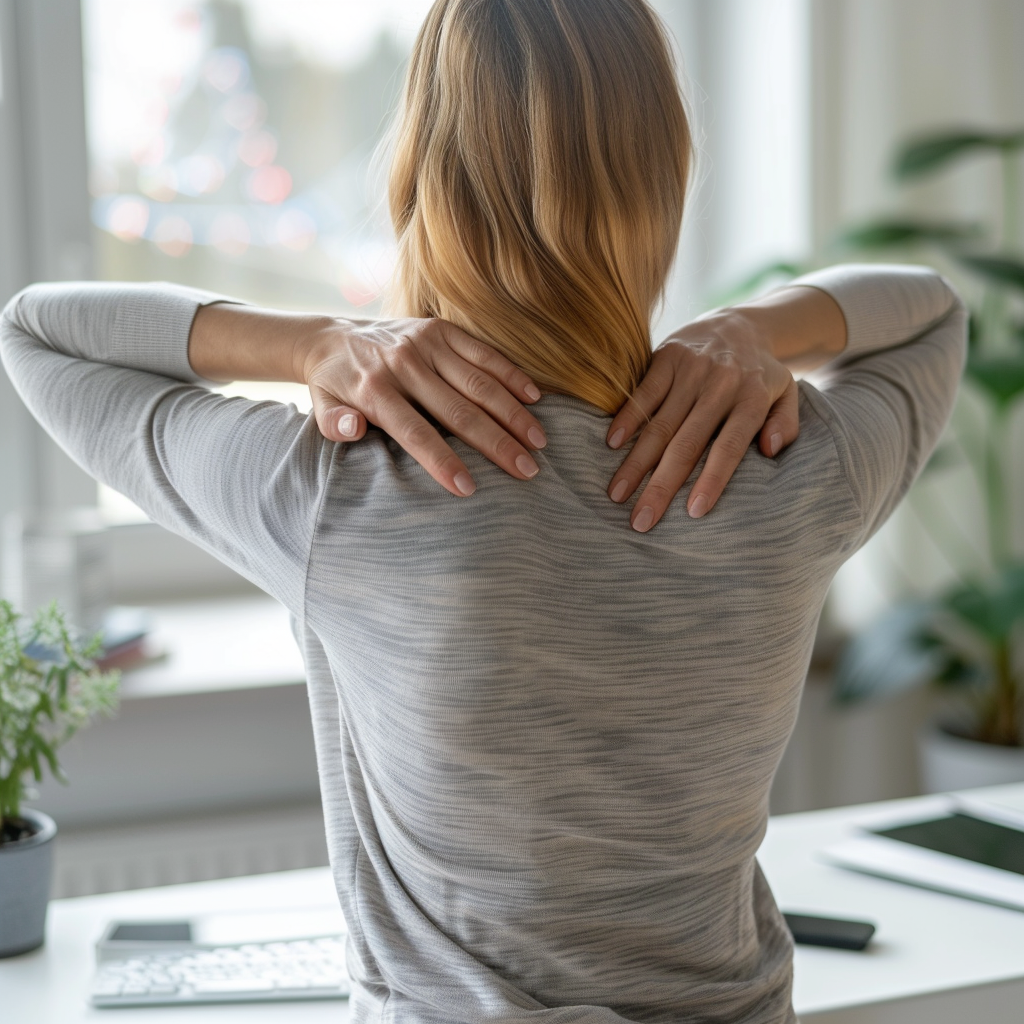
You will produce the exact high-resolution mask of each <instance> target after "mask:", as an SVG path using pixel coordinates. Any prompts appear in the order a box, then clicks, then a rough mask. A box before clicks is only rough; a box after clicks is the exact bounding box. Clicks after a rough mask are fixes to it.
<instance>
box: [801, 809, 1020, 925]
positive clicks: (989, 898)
mask: <svg viewBox="0 0 1024 1024" xmlns="http://www.w3.org/2000/svg"><path fill="white" fill-rule="evenodd" d="M1022 826H1024V821H1019V820H1016V819H1015V818H1014V816H1013V815H1011V814H1008V813H1001V814H993V813H987V812H986V811H985V810H983V809H980V808H973V807H969V806H967V805H965V804H964V803H963V802H961V801H957V800H955V799H953V798H948V799H946V800H945V801H940V802H939V803H938V805H937V809H936V810H934V811H933V812H932V813H931V814H927V815H921V816H918V817H916V818H912V819H906V818H904V820H902V821H901V820H895V821H893V820H889V821H884V822H881V823H868V824H865V825H862V826H861V829H860V831H859V833H858V834H855V835H853V836H851V837H850V838H849V839H846V840H844V841H843V842H840V843H837V844H835V845H834V846H829V847H827V848H826V849H824V850H821V851H819V856H820V857H821V858H822V859H824V860H826V861H828V862H829V863H832V864H838V865H839V866H841V867H845V868H851V869H853V870H855V871H861V872H864V873H867V874H871V875H878V876H880V877H883V878H890V879H895V880H897V881H901V882H907V883H909V884H911V885H917V886H923V887H924V888H928V889H937V890H939V891H941V892H947V893H952V894H954V895H957V896H966V897H968V898H970V899H975V900H981V901H983V902H985V903H995V904H997V905H999V906H1004V907H1012V908H1013V909H1015V910H1024V827H1022Z"/></svg>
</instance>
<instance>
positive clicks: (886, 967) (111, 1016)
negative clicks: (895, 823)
mask: <svg viewBox="0 0 1024 1024" xmlns="http://www.w3.org/2000/svg"><path fill="white" fill-rule="evenodd" d="M976 792H978V793H979V794H981V793H984V794H985V795H986V797H987V798H988V799H995V800H998V801H1000V802H1002V803H1005V804H1008V805H1010V806H1014V807H1016V808H1024V786H1012V787H1011V786H1004V787H999V788H997V789H991V790H978V791H976ZM933 799H934V798H930V797H923V798H919V799H916V800H901V801H894V802H892V803H890V804H888V805H882V804H873V805H866V806H862V807H846V808H840V809H836V810H830V811H815V812H811V813H807V814H791V815H784V816H781V817H778V818H774V819H773V820H772V822H771V824H770V827H769V830H768V836H767V838H766V839H765V842H764V845H763V846H762V848H761V852H760V859H761V863H762V865H763V867H764V870H765V873H766V874H767V876H768V879H769V881H770V882H771V884H772V887H773V889H774V891H775V895H776V898H777V899H778V901H779V903H780V905H781V906H783V907H784V908H786V909H792V910H807V911H812V912H819V913H823V914H834V915H836V916H848V917H861V918H869V919H872V920H874V921H876V922H877V924H878V926H879V927H878V932H877V934H876V938H875V941H874V943H873V947H871V948H870V952H865V953H851V952H845V951H841V950H829V949H815V948H808V947H800V948H798V949H797V952H796V981H795V991H794V1004H795V1006H796V1009H797V1012H798V1013H799V1014H800V1017H801V1021H802V1022H803V1024H897V1022H899V1024H954V1022H955V1024H963V1022H965V1021H967V1022H970V1024H1017V1022H1020V1021H1024V913H1020V912H1018V911H1013V910H1004V909H1001V908H999V907H990V906H986V905H984V904H980V903H973V902H971V901H969V900H965V899H960V898H958V897H954V896H945V895H942V894H940V893H932V892H927V891H925V890H922V889H914V888H912V887H910V886H904V885H900V884H899V883H896V882H888V881H884V880H882V879H875V878H869V877H867V876H862V875H857V874H854V873H852V872H847V871H844V870H842V869H841V868H836V867H831V866H829V865H826V864H823V863H819V862H818V861H816V860H815V858H814V851H815V850H816V849H819V848H820V847H822V846H825V845H828V844H830V843H832V842H834V841H836V840H837V839H839V838H841V837H842V836H843V835H844V833H845V832H846V830H847V829H848V828H849V826H850V824H851V822H855V821H857V820H858V818H860V817H862V816H864V815H865V813H866V814H869V815H870V814H873V813H875V812H876V811H877V810H878V809H879V808H880V807H900V806H902V807H906V808H908V809H913V810H914V811H917V810H918V809H926V808H927V807H928V805H929V802H930V801H931V800H933ZM334 903H335V895H334V891H333V888H332V884H331V880H330V876H329V874H328V872H327V870H326V869H322V868H317V869H312V870H307V871H294V872H284V873H281V874H277V875H263V876H256V877H252V878H236V879H230V880H227V881H220V882H200V883H198V884H194V885H179V886H167V887H165V888H162V889H148V890H139V891H136V892H126V893H114V894H110V895H105V896H89V897H84V898H81V899H69V900H57V901H55V902H54V903H53V904H52V905H51V908H50V921H49V937H48V941H47V945H46V947H45V949H43V950H40V951H38V952H36V953H31V954H28V955H26V956H22V957H16V958H14V959H11V960H0V1015H2V1019H3V1021H4V1022H5V1024H78V1022H81V1021H100V1020H102V1021H106V1022H108V1024H174V1022H176V1021H179V1020H181V1021H188V1022H190V1024H229V1022H241V1021H246V1022H249V1021H257V1022H258V1021H264V1020H265V1021H271V1020H275V1021H282V1020H287V1021H289V1024H292V1022H294V1024H319V1022H327V1021H331V1022H333V1024H342V1022H344V1021H346V1020H348V1007H347V1004H345V1003H339V1002H324V1003H289V1004H280V1003H278V1004H264V1005H252V1004H249V1005H244V1004H243V1005H236V1006H210V1007H190V1008H154V1009H137V1010H130V1009H126V1010H115V1011H110V1010H91V1009H89V1008H88V1007H87V1006H86V1004H85V995H86V992H87V990H88V983H89V978H90V976H91V972H92V967H93V959H92V958H93V950H92V943H93V942H94V940H95V939H96V937H97V936H98V934H99V933H100V932H101V931H102V929H103V926H104V925H105V924H106V922H107V921H109V920H110V919H112V918H114V917H137V918H139V917H146V916H173V917H181V916H187V915H188V914H192V913H200V912H211V911H218V910H221V911H227V910H237V909H242V908H244V909H255V908H257V907H266V908H279V907H288V906H293V907H294V906H324V905H334Z"/></svg>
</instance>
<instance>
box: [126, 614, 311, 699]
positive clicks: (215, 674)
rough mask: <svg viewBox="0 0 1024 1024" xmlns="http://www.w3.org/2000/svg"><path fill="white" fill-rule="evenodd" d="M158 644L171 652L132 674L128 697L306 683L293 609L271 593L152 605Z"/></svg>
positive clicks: (128, 673) (128, 679)
mask: <svg viewBox="0 0 1024 1024" xmlns="http://www.w3.org/2000/svg"><path fill="white" fill-rule="evenodd" d="M149 607H150V608H151V610H152V614H153V625H154V628H153V632H152V633H151V634H150V636H151V640H152V644H153V646H154V648H155V649H156V650H158V651H166V652H167V657H166V658H165V659H163V660H161V661H159V662H157V663H155V664H152V665H146V666H143V667H141V668H138V669H134V670H131V671H126V672H125V673H124V675H123V677H122V684H121V697H122V699H123V700H138V699H146V698H152V697H171V696H184V695H186V694H200V693H223V692H226V691H230V690H256V689H263V688H266V687H271V686H291V685H302V684H304V683H305V681H306V674H305V669H304V667H303V664H302V656H301V654H300V653H299V649H298V647H297V646H296V644H295V640H294V638H293V636H292V631H291V624H290V621H289V613H288V610H287V609H286V608H284V607H283V606H282V605H281V604H279V603H278V602H277V601H275V600H274V599H273V598H272V597H266V596H253V597H238V598H217V599H211V600H201V601H180V602H173V603H164V604H153V605H150V606H149Z"/></svg>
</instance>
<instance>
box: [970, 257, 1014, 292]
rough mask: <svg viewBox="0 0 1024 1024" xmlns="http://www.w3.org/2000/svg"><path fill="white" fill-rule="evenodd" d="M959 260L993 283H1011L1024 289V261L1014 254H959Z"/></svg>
mask: <svg viewBox="0 0 1024 1024" xmlns="http://www.w3.org/2000/svg"><path fill="white" fill-rule="evenodd" d="M956 259H957V261H958V262H960V263H962V264H963V265H964V266H965V267H967V268H968V269H969V270H973V271H974V272H975V273H976V274H978V275H980V276H981V277H983V278H985V280H987V281H988V282H989V283H991V284H1001V285H1010V286H1011V287H1013V288H1020V289H1021V290H1022V291H1024V261H1022V260H1019V259H1015V258H1014V257H1013V256H967V255H963V254H959V255H957V257H956Z"/></svg>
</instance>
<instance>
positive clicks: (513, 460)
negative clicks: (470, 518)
mask: <svg viewBox="0 0 1024 1024" xmlns="http://www.w3.org/2000/svg"><path fill="white" fill-rule="evenodd" d="M401 384H402V387H403V390H404V391H405V392H407V394H403V393H402V392H401V391H399V390H398V388H397V387H390V388H386V389H384V391H383V393H381V394H379V395H378V396H376V397H375V398H374V399H373V408H371V409H369V410H368V415H369V418H370V419H371V420H372V421H373V422H374V423H376V424H378V425H379V426H380V427H381V428H382V429H383V430H385V431H387V432H388V433H389V434H391V436H392V437H394V438H395V440H396V441H398V442H399V443H400V444H401V445H402V447H403V448H405V450H406V451H407V452H409V454H410V455H412V457H413V458H414V459H416V461H417V462H420V463H421V464H422V465H423V466H424V468H425V469H426V470H427V471H428V472H429V473H430V474H431V475H432V476H434V478H435V479H437V480H439V481H440V480H441V477H442V476H445V471H444V470H443V468H442V467H440V466H438V464H437V461H436V460H437V458H438V456H439V450H438V448H437V444H436V442H439V443H440V444H441V445H442V446H443V448H444V452H445V453H447V455H451V456H452V457H454V452H452V450H451V449H450V448H449V447H448V445H447V444H445V443H444V441H443V440H442V439H441V436H440V434H438V432H437V431H436V430H434V429H433V427H430V425H429V423H428V422H427V420H426V419H424V418H423V417H422V416H421V415H420V414H419V413H418V412H416V410H415V409H414V408H413V406H412V405H411V403H410V399H413V400H414V401H416V402H417V403H418V404H419V405H420V406H421V407H422V408H423V409H425V410H426V411H427V412H428V413H429V414H430V415H431V416H433V417H434V419H436V420H437V421H438V422H439V423H441V424H442V425H444V426H445V427H447V428H448V430H450V431H451V432H452V433H453V434H454V435H455V436H456V437H458V438H459V439H460V440H462V441H465V442H466V444H468V445H471V446H472V447H473V448H475V449H476V450H477V451H479V452H480V453H481V454H482V455H484V456H486V457H487V458H488V459H490V460H491V462H493V463H494V464H495V465H496V466H499V467H500V468H501V469H503V470H505V472H506V473H508V474H509V475H510V476H514V477H516V478H517V479H519V480H529V479H531V478H532V477H534V476H536V475H537V473H538V471H539V467H538V465H537V463H536V461H535V460H534V458H533V456H532V455H531V454H530V452H529V451H527V449H526V448H525V447H524V446H523V445H522V444H520V443H519V441H517V440H516V438H514V437H512V436H511V435H510V434H508V433H507V432H506V431H504V430H503V429H502V428H501V427H500V426H499V425H498V424H497V423H495V422H494V420H493V419H491V417H490V416H488V415H487V413H486V412H484V410H483V409H481V408H480V407H479V406H477V405H474V404H473V402H471V401H469V400H468V399H466V398H464V397H463V396H462V395H461V394H459V392H458V391H456V390H455V389H454V388H452V387H451V386H450V385H449V384H448V383H446V381H444V380H443V379H442V378H441V377H440V376H438V374H437V373H436V372H435V371H434V370H432V369H431V368H430V367H429V366H427V364H426V363H425V362H423V361H422V359H420V358H419V356H418V355H417V354H415V353H414V352H413V351H410V352H408V353H407V354H406V356H405V358H404V362H403V365H402V372H401ZM496 386H497V385H496ZM509 400H513V399H511V396H509ZM513 401H514V400H513ZM410 413H412V414H413V415H414V416H415V417H416V420H415V421H414V422H415V423H416V426H417V428H418V426H419V422H420V421H422V423H424V424H426V425H427V426H428V427H429V429H430V435H431V436H429V437H423V438H421V437H420V435H419V433H418V432H417V433H415V434H414V435H413V436H412V440H411V442H410V444H406V443H405V442H403V440H402V438H401V437H399V435H398V433H397V432H396V431H398V430H402V429H403V425H404V424H406V423H407V422H408V420H409V414H410ZM393 425H394V426H393ZM405 429H406V430H408V428H407V427H406V428H405ZM407 436H408V435H407ZM435 439H436V442H435ZM421 454H422V455H424V456H428V457H431V458H433V459H434V462H433V463H430V464H428V462H425V461H424V460H423V458H421V457H420V456H421ZM447 455H445V458H447ZM464 471H465V466H463V465H462V463H461V462H460V463H459V466H458V469H457V472H464ZM448 476H449V477H450V479H451V480H453V481H454V478H455V476H454V472H453V473H451V474H448ZM467 477H468V474H467ZM449 489H451V488H449ZM452 493H456V491H453V492H452ZM458 493H465V492H464V491H462V490H461V489H460V490H459V491H458ZM470 493H471V492H470Z"/></svg>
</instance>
